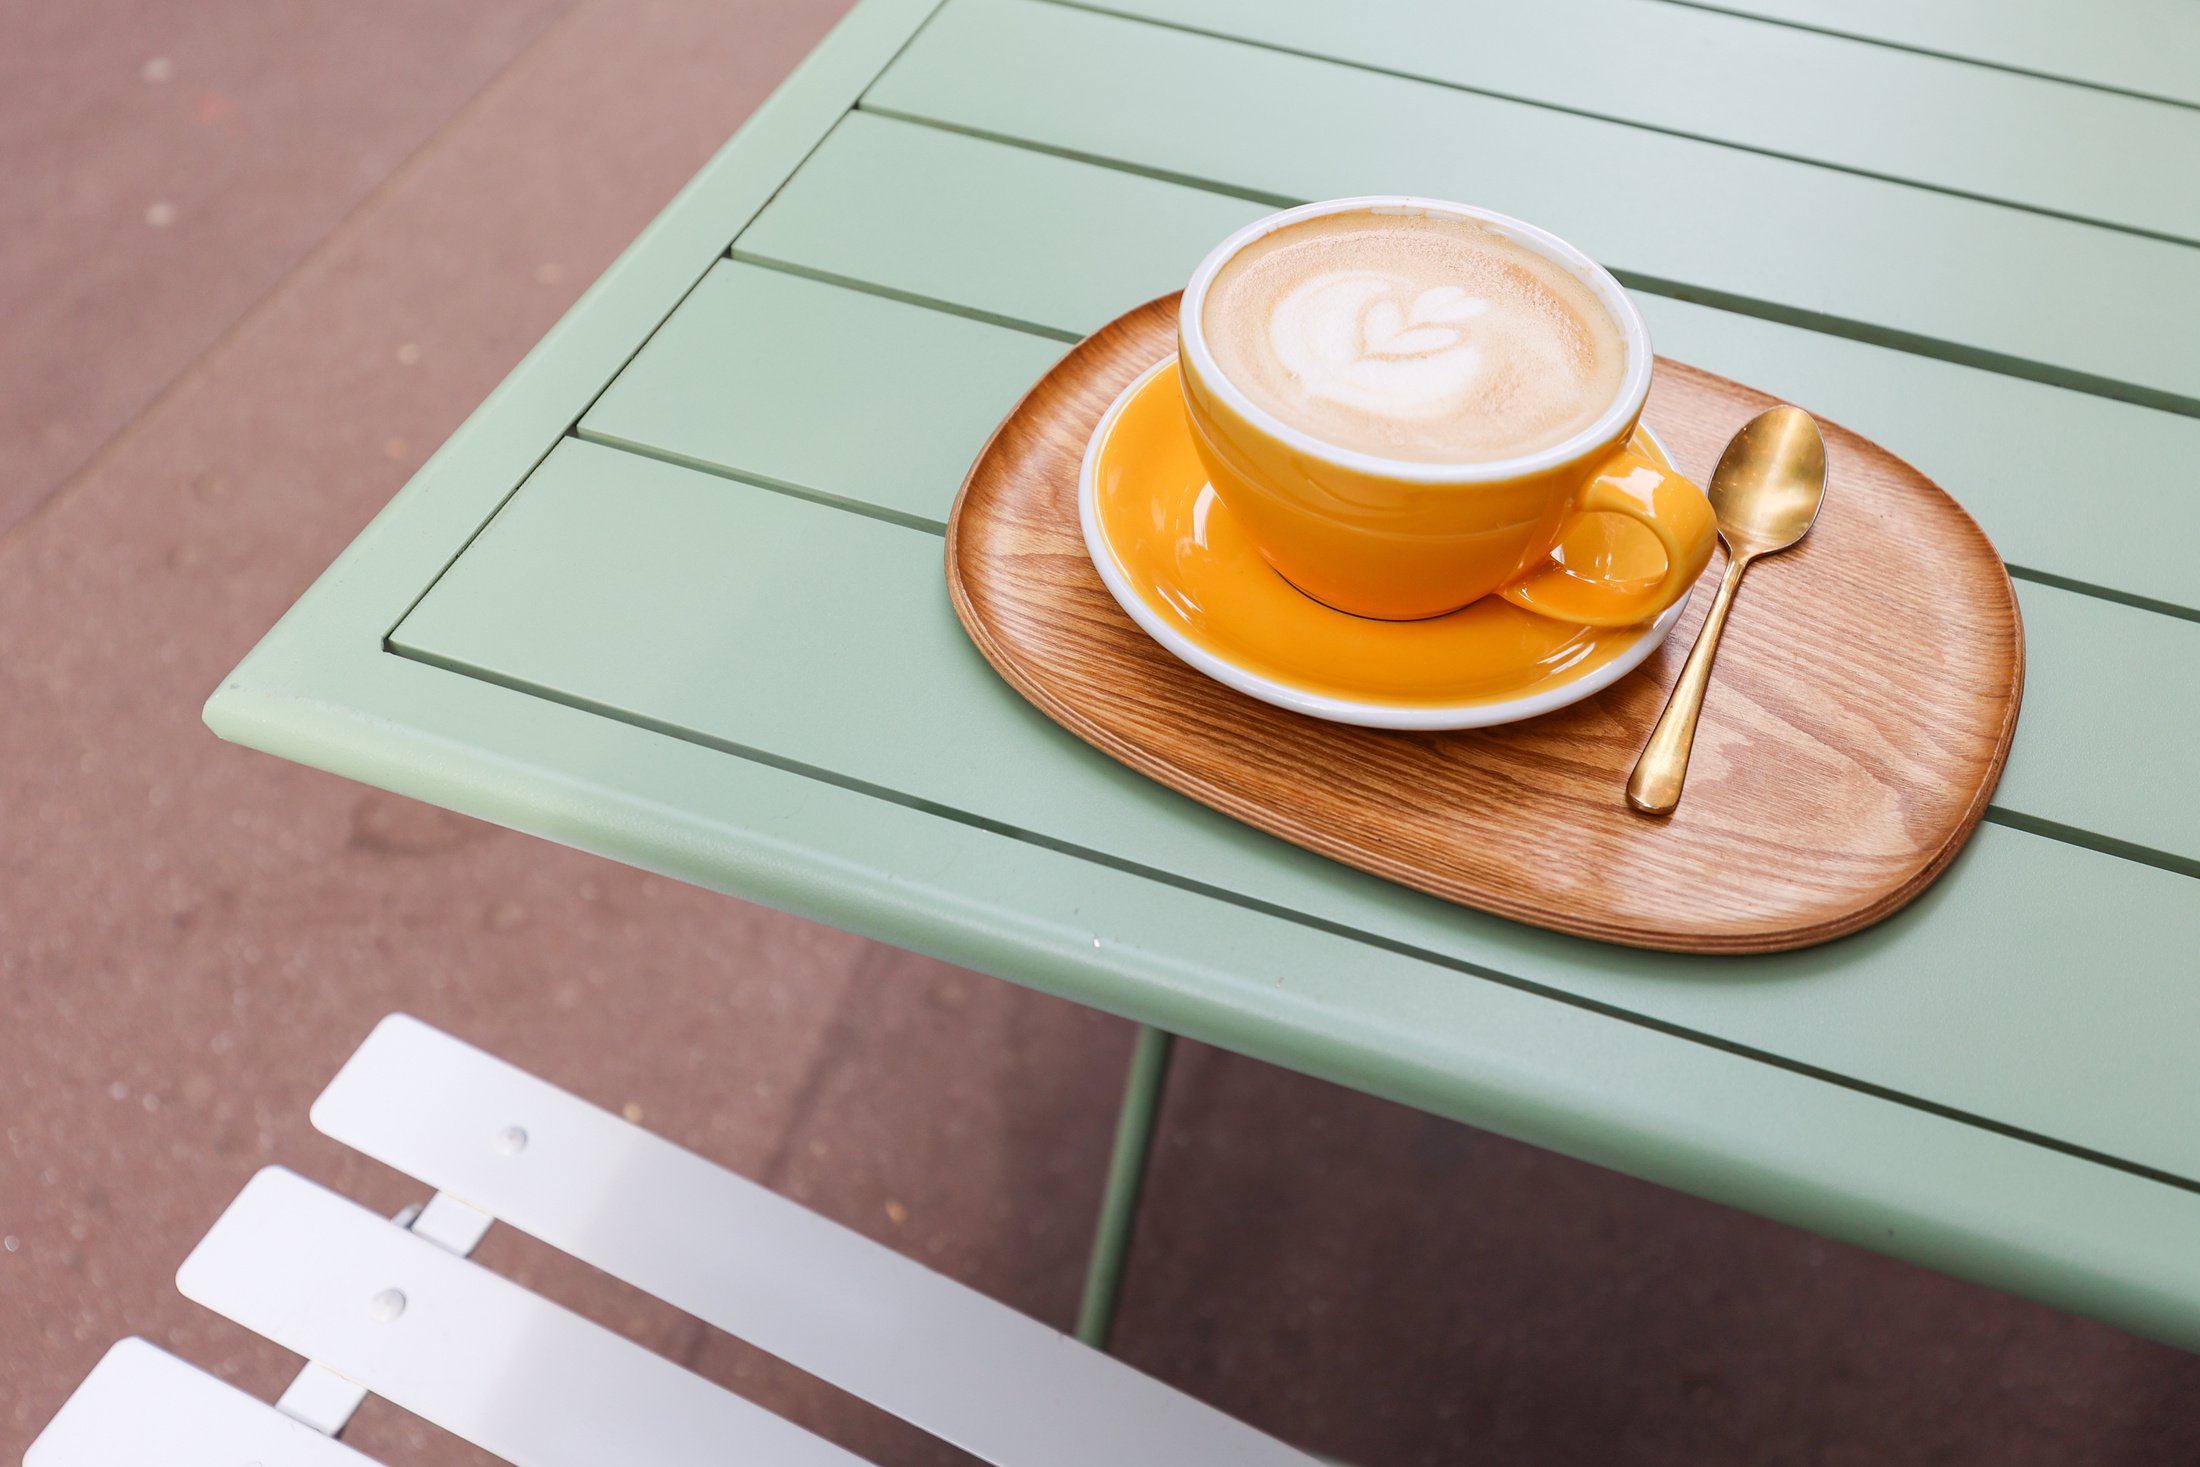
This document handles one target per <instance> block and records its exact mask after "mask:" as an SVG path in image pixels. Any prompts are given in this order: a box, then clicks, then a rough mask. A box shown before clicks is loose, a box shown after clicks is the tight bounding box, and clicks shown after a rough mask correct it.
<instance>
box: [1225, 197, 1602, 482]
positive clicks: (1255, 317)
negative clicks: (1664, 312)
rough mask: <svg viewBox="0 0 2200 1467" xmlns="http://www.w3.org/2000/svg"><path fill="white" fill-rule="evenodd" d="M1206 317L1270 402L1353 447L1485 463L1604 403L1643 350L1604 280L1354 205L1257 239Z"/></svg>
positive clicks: (1234, 372)
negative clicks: (1630, 349)
mask: <svg viewBox="0 0 2200 1467" xmlns="http://www.w3.org/2000/svg"><path fill="white" fill-rule="evenodd" d="M1203 322H1204V325H1205V327H1206V336H1207V339H1208V343H1209V346H1210V348H1211V349H1212V350H1213V352H1214V354H1215V360H1216V365H1217V366H1218V367H1220V368H1221V370H1222V373H1223V375H1224V376H1225V377H1227V378H1228V379H1229V380H1230V381H1231V382H1233V383H1235V384H1236V385H1237V386H1238V387H1239V388H1241V389H1242V390H1243V391H1244V392H1245V393H1246V394H1247V395H1248V396H1250V397H1251V398H1252V399H1253V400H1254V402H1256V403H1257V404H1259V405H1260V406H1261V407H1263V408H1265V409H1267V410H1268V411H1269V412H1270V413H1272V414H1274V415H1275V416H1276V417H1278V418H1281V419H1282V420H1283V421H1285V422H1287V423H1289V424H1291V425H1293V426H1294V427H1298V428H1301V429H1303V430H1304V431H1306V432H1309V433H1312V434H1313V435H1314V436H1316V437H1318V438H1321V439H1323V440H1324V441H1327V442H1330V443H1335V444H1337V445H1339V446H1341V447H1345V448H1353V449H1359V450H1361V451H1363V452H1368V453H1375V454H1379V455H1381V456H1384V457H1388V458H1408V459H1421V460H1425V461H1431V462H1441V463H1463V462H1478V461H1484V460H1490V459H1498V458H1507V457H1513V456H1517V455H1520V454H1526V453H1532V452H1534V451H1536V450H1537V449H1538V448H1542V447H1547V446H1549V445H1550V444H1553V443H1557V442H1559V441H1561V440H1563V439H1564V438H1566V437H1568V436H1569V435H1571V434H1572V433H1574V432H1577V431H1579V430H1580V429H1581V428H1583V427H1586V426H1587V425H1588V424H1589V423H1590V422H1592V421H1594V420H1595V418H1596V417H1597V416H1599V415H1600V414H1601V413H1602V411H1603V409H1604V408H1605V406H1606V405H1607V404H1609V403H1610V402H1611V400H1612V399H1613V397H1614V396H1616V395H1617V393H1618V390H1619V383H1620V378H1621V375H1622V373H1623V370H1624V366H1625V356H1626V349H1625V346H1624V342H1623V339H1622V337H1621V335H1620V331H1619V328H1618V326H1617V325H1616V324H1615V323H1614V322H1613V321H1612V319H1611V317H1610V315H1609V314H1608V313H1607V312H1606V311H1605V309H1604V307H1603V306H1602V304H1601V303H1600V302H1599V301H1598V300H1597V299H1596V296H1595V293H1594V292H1593V291H1592V290H1591V289H1590V288H1589V287H1588V285H1587V284H1585V283H1584V282H1583V281H1581V280H1580V279H1578V278H1577V277H1575V276H1573V275H1572V274H1570V273H1569V272H1567V271H1566V270H1565V269H1564V268H1563V267H1561V266H1559V265H1558V264H1556V263H1555V262H1553V261H1551V260H1548V259H1545V258H1544V257H1543V256H1541V255H1539V254H1536V253H1535V252H1534V251H1532V250H1529V249H1527V248H1526V247H1524V246H1521V245H1516V244H1514V243H1512V242H1511V241H1510V240H1508V239H1506V238H1504V237H1503V236H1501V235H1499V234H1497V233H1495V232H1493V231H1491V230H1488V229H1485V228H1483V227H1482V226H1480V225H1478V224H1475V223H1472V222H1470V221H1466V220H1455V219H1445V218H1438V217H1432V216H1425V215H1414V214H1375V213H1364V214H1337V215H1330V216H1326V217H1322V218H1317V219H1312V220H1307V221H1305V222H1303V223H1300V224H1295V225H1290V226H1287V227H1285V228H1283V229H1281V230H1278V231H1277V232H1275V233H1274V234H1271V235H1268V236H1266V237H1264V238H1262V239H1259V240H1256V241H1255V242H1254V243H1252V244H1251V245H1249V246H1247V247H1246V248H1245V249H1244V250H1243V251H1241V252H1240V253H1239V254H1238V255H1237V256H1236V257H1235V258H1233V259H1231V260H1230V261H1229V262H1228V263H1226V264H1225V265H1224V266H1223V268H1222V269H1221V270H1220V271H1219V272H1217V274H1216V276H1215V279H1214V283H1213V284H1212V286H1211V287H1210V288H1209V291H1208V296H1207V303H1206V306H1205V314H1204V317H1203Z"/></svg>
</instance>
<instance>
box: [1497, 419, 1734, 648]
mask: <svg viewBox="0 0 2200 1467" xmlns="http://www.w3.org/2000/svg"><path fill="white" fill-rule="evenodd" d="M1592 514H1617V515H1625V516H1626V517H1627V518H1629V519H1631V520H1633V521H1634V522H1635V523H1637V524H1639V525H1641V526H1642V527H1643V528H1645V529H1647V530H1648V531H1649V532H1650V533H1651V534H1653V535H1655V536H1657V537H1658V543H1659V544H1660V545H1662V546H1664V547H1665V574H1664V575H1663V577H1662V578H1660V579H1659V580H1657V581H1656V582H1655V583H1648V582H1649V578H1648V577H1636V578H1631V579H1619V578H1615V577H1614V576H1613V575H1612V574H1611V568H1610V567H1609V566H1608V565H1600V564H1597V563H1595V562H1596V559H1597V557H1595V556H1590V557H1587V559H1589V560H1590V562H1591V563H1590V564H1587V565H1578V564H1573V565H1570V564H1567V563H1566V562H1565V561H1563V560H1560V559H1559V558H1558V557H1557V556H1556V555H1555V554H1554V555H1553V557H1552V558H1551V559H1550V560H1548V561H1546V562H1545V563H1543V564H1541V565H1539V566H1537V567H1536V568H1535V569H1534V570H1532V571H1530V572H1529V573H1528V574H1527V575H1525V576H1523V577H1521V578H1520V579H1519V580H1517V581H1515V582H1513V583H1512V584H1511V585H1510V586H1507V587H1505V588H1504V589H1503V590H1501V591H1499V592H1498V593H1497V594H1498V595H1500V596H1502V597H1504V598H1505V599H1506V600H1507V601H1510V602H1511V603H1512V604H1513V605H1515V606H1518V607H1520V608H1522V609H1523V610H1526V611H1532V612H1535V613H1536V614H1537V615H1539V616H1547V617H1550V618H1551V619H1553V620H1554V621H1570V622H1573V623H1575V624H1577V625H1579V626H1590V627H1624V626H1633V625H1634V624H1635V623H1636V622H1640V621H1648V620H1649V619H1650V618H1652V617H1654V616H1656V615H1657V614H1658V613H1659V612H1661V611H1663V610H1665V609H1666V608H1667V607H1668V606H1671V605H1672V604H1673V603H1674V602H1676V601H1678V600H1680V599H1681V597H1683V596H1685V595H1686V594H1688V588H1689V587H1691V586H1693V585H1695V584H1696V578H1697V577H1698V576H1700V575H1702V574H1703V568H1704V567H1705V566H1707V565H1709V564H1710V563H1711V547H1712V546H1713V545H1714V544H1715V543H1717V541H1718V538H1719V526H1718V521H1717V519H1716V518H1714V517H1713V515H1712V513H1711V501H1709V500H1708V499H1705V498H1704V495H1703V491H1702V490H1701V489H1698V488H1697V487H1696V486H1695V485H1694V484H1692V483H1690V482H1689V481H1688V480H1686V479H1684V478H1682V477H1681V476H1680V475H1679V474H1676V473H1674V472H1673V471H1672V470H1670V469H1667V468H1665V467H1663V466H1661V465H1660V464H1659V463H1657V462H1656V461H1655V460H1654V459H1652V458H1650V457H1649V456H1648V455H1647V454H1644V453H1642V452H1640V451H1639V450H1637V449H1636V448H1634V447H1633V446H1632V445H1628V446H1625V447H1622V448H1620V449H1618V450H1617V451H1615V452H1614V453H1613V454H1612V456H1611V457H1610V458H1608V459H1606V460H1605V461H1604V462H1603V463H1601V464H1599V465H1598V466H1597V470H1596V473H1595V474H1594V475H1593V476H1592V477H1591V478H1590V480H1589V484H1588V487H1587V488H1585V489H1584V490H1583V491H1582V493H1581V498H1580V499H1579V500H1578V501H1577V502H1576V503H1575V504H1574V506H1573V508H1572V509H1570V510H1569V511H1567V516H1566V523H1565V526H1564V528H1563V529H1562V530H1561V531H1560V533H1559V542H1560V544H1561V545H1564V544H1565V543H1566V541H1567V540H1568V539H1569V538H1570V537H1575V532H1576V529H1577V527H1578V526H1577V521H1578V520H1579V519H1580V518H1581V517H1582V516H1584V515H1592ZM1580 538H1585V537H1580Z"/></svg>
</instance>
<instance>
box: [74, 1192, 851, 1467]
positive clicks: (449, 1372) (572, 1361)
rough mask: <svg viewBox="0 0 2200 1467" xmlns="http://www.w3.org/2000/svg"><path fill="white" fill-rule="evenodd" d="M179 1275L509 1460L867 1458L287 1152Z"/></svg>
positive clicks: (692, 1466) (832, 1466) (551, 1466)
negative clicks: (389, 1212) (311, 1170)
mask: <svg viewBox="0 0 2200 1467" xmlns="http://www.w3.org/2000/svg"><path fill="white" fill-rule="evenodd" d="M597 1200H598V1201H599V1202H602V1201H603V1198H602V1197H601V1196H599V1197H598V1199H597ZM176 1284H177V1287H179V1288H180V1289H182V1290H183V1292H184V1294H185V1295H186V1296H187V1297H189V1298H191V1299H194V1300H196V1301H198V1302H199V1303H201V1304H204V1305H205V1306H207V1307H208V1308H209V1309H212V1310H215V1311H216V1312H217V1313H220V1314H224V1315H227V1316H228V1317H229V1318H231V1319H234V1320H235V1321H237V1322H238V1323H239V1324H241V1325H243V1326H245V1327H246V1328H247V1329H250V1330H254V1331H256V1332H258V1333H260V1334H263V1335H265V1336H267V1337H268V1338H269V1339H271V1340H274V1341H275V1342H276V1343H278V1344H280V1345H283V1346H284V1347H286V1348H288V1349H292V1350H296V1351H298V1352H299V1353H300V1354H303V1355H306V1356H308V1357H310V1358H312V1359H314V1360H317V1361H320V1362H321V1363H323V1364H325V1365H327V1366H328V1367H329V1368H330V1369H332V1370H335V1371H338V1372H339V1373H341V1374H343V1375H345V1376H347V1377H349V1378H351V1379H353V1380H356V1381H358V1382H360V1383H361V1384H363V1385H365V1386H366V1387H367V1389H368V1390H370V1391H372V1392H373V1393H374V1394H375V1395H378V1396H382V1397H385V1398H387V1399H388V1400H390V1401H393V1402H395V1403H396V1404H398V1405H400V1406H402V1407H404V1408H405V1409H406V1410H408V1411H411V1412H413V1413H415V1414H417V1415H419V1416H422V1417H425V1418H426V1419H427V1420H429V1421H432V1422H434V1423H435V1424H436V1425H438V1426H441V1427H442V1428H444V1429H445V1430H446V1431H450V1432H452V1433H454V1434H456V1435H458V1436H461V1437H464V1438H466V1439H467V1440H468V1441H471V1442H473V1443H474V1444H475V1445H477V1446H480V1447H482V1448H484V1449H485V1450H487V1451H490V1452H492V1453H494V1454H496V1455H497V1456H499V1457H502V1458H504V1459H505V1460H506V1461H508V1462H512V1463H514V1464H516V1467H603V1464H605V1463H625V1462H633V1463H648V1464H650V1467H704V1464H706V1463H707V1464H711V1467H725V1464H726V1463H729V1462H733V1463H738V1462H759V1463H766V1462H768V1463H772V1464H774V1467H860V1462H861V1459H859V1458H857V1457H854V1456H852V1455H850V1454H849V1453H847V1452H845V1451H843V1450H841V1449H840V1448H839V1447H836V1446H833V1445H832V1444H831V1443H829V1442H827V1441H825V1440H823V1439H822V1438H819V1437H816V1436H813V1435H811V1434H810V1433H809V1432H806V1431H804V1430H802V1429H801V1428H800V1427H797V1426H794V1425H792V1424H790V1423H788V1422H786V1421H782V1420H781V1419H780V1418H778V1417H777V1416H774V1415H772V1414H771V1413H770V1412H768V1411H766V1410H764V1409H763V1408H762V1407H759V1406H756V1405H754V1404H752V1403H750V1402H748V1401H744V1400H742V1399H741V1398H740V1397H739V1396H736V1395H733V1394H731V1393H730V1392H727V1391H724V1390H721V1389H720V1388H719V1387H717V1386H715V1385H712V1384H711V1383H710V1382H709V1381H706V1380H704V1379H703V1378H702V1377H701V1376H699V1375H695V1374H692V1373H691V1372H689V1371H686V1370H683V1369H681V1368H680V1367H679V1366H677V1365H674V1364H672V1363H671V1362H670V1361H667V1360H665V1359H663V1358H661V1357H659V1356H657V1355H653V1354H651V1353H650V1352H649V1351H647V1350H645V1349H643V1348H642V1347H641V1346H639V1345H636V1344H634V1343H633V1342H632V1341H629V1340H626V1339H623V1338H621V1337H620V1336H618V1335H615V1334H613V1333H612V1332H611V1331H609V1330H607V1329H605V1328H603V1327H602V1326H601V1325H597V1324H594V1323H592V1322H590V1321H588V1320H586V1319H583V1318H581V1317H580V1316H579V1315H577V1314H574V1313H572V1312H571V1311H570V1310H567V1309H564V1308H561V1307H560V1306H558V1305H556V1304H552V1303H550V1302H549V1301H547V1300H544V1299H539V1298H537V1297H536V1296H534V1295H533V1294H530V1293H528V1292H527V1291H526V1290H525V1289H523V1288H521V1287H520V1286H519V1285H517V1284H514V1283H512V1282H510V1281H509V1280H506V1279H503V1278H500V1277H498V1276H497V1275H495V1274H492V1273H490V1272H488V1271H487V1270H486V1269H483V1268H481V1267H479V1266H478V1265H476V1264H472V1263H468V1262H466V1261H465V1260H464V1259H461V1258H458V1257H456V1256H454V1255H452V1254H451V1253H449V1252H447V1251H446V1250H444V1249H443V1248H441V1247H439V1246H437V1245H436V1244H434V1243H432V1242H429V1241H428V1240H426V1239H424V1238H418V1237H415V1236H413V1234H411V1233H410V1232H407V1231H406V1230H405V1229H403V1228H400V1227H397V1226H395V1225H393V1224H392V1223H390V1222H389V1221H388V1220H387V1219H385V1218H382V1217H379V1216H377V1215H376V1214H374V1213H372V1212H370V1211H368V1210H367V1209H365V1208H363V1207H360V1206H358V1205H356V1204H354V1203H352V1202H350V1201H347V1200H346V1199H344V1198H342V1197H340V1196H338V1195H337V1194H335V1193H334V1192H330V1191H328V1190H326V1189H324V1188H322V1187H319V1186H317V1185H315V1184H314V1183H312V1182H308V1181H306V1180H305V1179H304V1178H303V1177H300V1176H297V1175H296V1174H294V1173H291V1172H287V1171H284V1170H282V1169H281V1168H279V1167H270V1168H268V1169H266V1170H265V1171H262V1172H261V1173H260V1174H259V1175H258V1176H256V1177H254V1178H253V1179H252V1180H251V1181H250V1182H249V1183H247V1184H246V1186H245V1189H244V1191H243V1192H242V1193H241V1194H240V1195H239V1196H238V1198H237V1200H236V1201H235V1202H233V1203H231V1204H230V1206H229V1210H228V1211H227V1212H225V1213H223V1214H222V1217H221V1220H220V1221H218V1222H216V1223H215V1224H214V1228H213V1230H212V1231H211V1232H209V1233H208V1234H207V1235H206V1237H205V1239H204V1240H203V1241H202V1242H200V1244H199V1246H198V1247H197V1248H196V1249H195V1250H193V1252H192V1254H191V1256H190V1257H189V1258H188V1259H186V1260H185V1261H184V1265H183V1268H182V1270H181V1271H180V1272H179V1273H178V1274H177V1276H176ZM114 1460H115V1461H117V1462H119V1461H122V1460H125V1459H121V1458H117V1459H114ZM142 1460H148V1461H149V1460H154V1459H153V1458H145V1459H142ZM238 1460H241V1459H226V1460H225V1463H224V1467H236V1462H237V1461H238Z"/></svg>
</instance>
